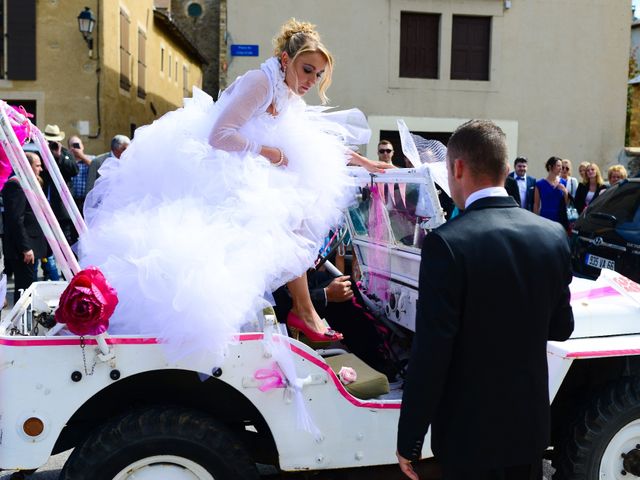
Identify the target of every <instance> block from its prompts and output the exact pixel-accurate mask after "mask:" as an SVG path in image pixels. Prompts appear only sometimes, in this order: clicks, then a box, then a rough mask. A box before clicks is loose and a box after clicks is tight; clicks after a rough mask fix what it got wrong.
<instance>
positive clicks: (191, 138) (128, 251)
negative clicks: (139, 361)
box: [79, 19, 387, 358]
mask: <svg viewBox="0 0 640 480" xmlns="http://www.w3.org/2000/svg"><path fill="white" fill-rule="evenodd" d="M274 41H275V44H276V55H275V56H273V57H271V58H270V59H268V60H267V61H266V62H264V63H263V64H262V66H261V67H260V69H259V70H252V71H249V72H247V73H246V74H244V75H242V76H240V77H238V78H237V79H236V80H235V81H234V82H233V84H232V85H231V86H229V88H228V89H227V90H226V91H224V92H223V93H222V94H221V96H220V99H219V100H218V101H217V102H213V100H212V99H211V98H210V97H209V96H208V95H206V94H204V93H203V92H201V91H195V92H194V97H193V98H192V99H188V100H185V106H184V108H181V109H178V110H176V111H173V112H170V113H168V114H166V115H164V116H163V117H162V118H160V119H159V120H157V121H155V122H154V123H153V124H151V125H149V126H146V127H142V128H139V129H138V130H137V131H136V135H135V138H134V140H133V142H132V143H131V146H130V147H129V148H128V149H127V150H126V151H125V153H124V154H123V155H122V157H121V159H120V160H113V161H111V162H110V164H109V165H105V166H104V167H103V168H102V169H101V172H100V173H101V177H100V179H99V180H98V182H97V183H96V185H95V187H94V189H93V190H92V191H91V192H90V194H89V197H88V198H87V201H86V204H85V205H86V207H85V217H86V220H87V224H88V226H89V231H88V233H87V234H85V235H83V236H82V237H81V238H80V244H79V253H80V262H81V264H82V265H83V266H88V265H95V266H98V267H99V268H100V269H101V270H102V272H103V273H104V274H105V276H106V277H107V279H108V280H109V282H110V283H111V284H112V285H113V287H114V288H115V289H116V290H117V292H118V296H119V304H118V307H117V309H116V311H115V313H114V315H113V317H112V319H111V327H110V328H109V331H110V332H111V333H136V334H149V335H154V336H156V337H157V338H159V339H160V340H161V341H163V342H165V343H166V344H167V345H168V347H169V349H170V350H169V352H170V353H173V354H174V355H180V356H181V355H188V354H190V353H192V352H194V351H202V350H204V351H206V352H207V353H208V354H212V355H217V356H218V358H221V356H222V355H223V354H224V351H225V346H226V344H227V342H228V340H229V338H230V337H231V336H232V335H233V334H234V333H236V332H238V331H239V329H240V327H241V326H242V325H243V324H244V323H246V322H247V321H251V320H253V319H254V318H255V316H256V313H257V312H258V311H259V310H260V309H261V308H263V307H264V306H265V305H266V304H267V303H268V299H269V298H270V292H271V291H273V290H275V289H276V288H278V287H279V286H281V285H283V284H285V283H287V285H288V287H289V291H290V293H291V295H292V298H293V303H294V307H293V310H292V312H293V313H292V316H290V317H289V319H288V323H289V325H290V326H293V327H295V328H296V329H298V330H300V331H302V332H303V333H305V334H306V335H307V336H308V337H309V338H310V339H311V340H336V339H339V338H341V335H340V334H339V333H338V332H333V331H332V330H330V329H328V328H327V326H326V325H325V324H324V323H323V322H322V321H321V319H320V318H319V317H318V315H317V313H316V312H315V310H314V309H313V305H312V304H311V300H310V298H309V294H308V289H307V285H306V277H305V272H306V270H307V269H308V268H310V267H311V266H312V265H313V261H314V259H315V257H316V254H317V252H318V249H319V247H320V245H321V242H322V240H323V238H324V236H325V235H326V234H327V232H328V231H329V229H330V228H331V227H333V226H335V225H337V224H339V223H340V222H341V218H342V211H343V209H344V208H345V207H346V206H347V205H348V204H350V203H351V201H352V198H353V190H352V188H350V186H351V182H350V177H349V176H348V174H347V169H346V164H347V163H348V162H351V164H356V165H361V166H363V167H365V168H367V169H368V170H370V171H382V169H383V168H386V167H387V165H386V164H382V163H380V162H373V161H370V160H368V159H366V158H364V157H362V156H360V155H358V154H357V153H354V152H352V151H351V150H349V149H348V148H346V147H345V145H344V144H343V142H345V141H347V142H349V143H351V144H358V143H366V142H367V141H368V138H362V136H361V137H360V138H355V137H353V136H351V133H350V132H349V130H348V129H346V128H344V126H342V125H339V124H336V123H335V122H333V121H332V120H331V119H332V118H333V117H332V115H331V114H329V115H326V114H324V113H321V112H319V111H318V109H310V108H308V107H307V106H306V104H305V103H304V101H303V100H302V99H301V96H303V95H304V94H305V93H307V92H308V91H309V90H310V89H311V88H312V87H313V86H314V85H316V84H317V85H318V90H319V94H320V97H321V99H323V100H326V93H325V92H326V89H327V87H328V86H329V84H330V83H331V74H332V70H333V59H332V56H331V54H330V53H329V52H328V50H327V49H326V48H325V47H324V45H323V44H322V43H321V41H320V37H319V35H318V33H317V32H316V30H315V28H314V26H313V25H311V24H309V23H304V22H298V21H296V20H294V19H291V20H289V21H288V22H287V23H285V25H283V27H282V30H281V32H280V34H279V35H278V36H277V37H276V38H275V39H274ZM350 115H351V116H352V117H353V116H354V115H355V116H356V117H358V120H360V121H362V122H364V120H363V117H362V114H361V113H360V112H357V111H351V112H350ZM365 137H368V131H366V133H365Z"/></svg>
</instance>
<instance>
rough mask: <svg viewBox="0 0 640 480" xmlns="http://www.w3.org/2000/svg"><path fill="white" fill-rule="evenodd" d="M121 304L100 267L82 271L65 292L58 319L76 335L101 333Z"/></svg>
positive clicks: (61, 299)
mask: <svg viewBox="0 0 640 480" xmlns="http://www.w3.org/2000/svg"><path fill="white" fill-rule="evenodd" d="M116 305H118V294H117V293H116V291H115V289H114V288H113V287H111V285H109V283H108V282H107V279H106V278H104V275H103V274H102V272H101V271H100V270H99V269H98V268H97V267H88V268H85V269H84V270H82V271H80V272H78V273H77V274H76V275H75V276H74V277H73V278H72V279H71V282H69V285H67V288H65V290H64V292H62V296H61V297H60V304H59V305H58V309H57V310H56V316H55V318H56V322H58V323H66V324H67V327H68V328H69V330H71V333H74V334H76V335H100V334H101V333H105V332H106V331H107V328H108V327H109V318H110V317H111V315H112V314H113V311H114V310H115V309H116Z"/></svg>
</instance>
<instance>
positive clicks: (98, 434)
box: [0, 168, 640, 480]
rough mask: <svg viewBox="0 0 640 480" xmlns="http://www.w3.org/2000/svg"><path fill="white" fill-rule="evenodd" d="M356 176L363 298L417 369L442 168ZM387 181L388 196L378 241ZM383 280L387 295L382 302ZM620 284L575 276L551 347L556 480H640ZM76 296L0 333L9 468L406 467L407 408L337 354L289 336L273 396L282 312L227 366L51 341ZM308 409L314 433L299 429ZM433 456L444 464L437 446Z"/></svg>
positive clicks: (176, 474) (44, 301) (629, 291)
mask: <svg viewBox="0 0 640 480" xmlns="http://www.w3.org/2000/svg"><path fill="white" fill-rule="evenodd" d="M354 177H356V178H357V179H359V182H360V185H361V187H362V189H361V192H360V193H361V195H359V201H358V205H356V206H355V207H353V208H352V209H351V210H350V212H349V215H348V222H347V223H348V229H349V233H350V235H351V241H352V248H353V252H354V255H355V257H356V258H357V264H358V265H359V268H360V271H361V274H362V292H363V294H364V298H365V301H366V303H367V304H368V306H369V308H370V309H371V310H372V311H373V312H374V313H375V314H376V315H377V316H378V317H380V319H381V321H384V322H385V323H386V325H387V327H388V330H389V331H390V332H392V333H391V334H390V336H389V338H388V341H389V342H390V343H391V346H392V348H393V350H394V352H395V353H396V354H397V355H398V357H399V358H406V357H407V348H408V344H409V343H410V342H409V341H410V338H411V331H412V329H413V327H414V322H415V318H414V317H415V308H416V298H417V278H418V265H419V260H420V245H421V241H422V239H423V238H424V235H427V234H428V232H429V230H430V229H432V228H435V227H437V225H438V224H440V223H442V222H443V221H444V215H443V212H442V208H441V207H440V203H439V202H438V199H437V194H436V189H435V186H434V183H433V181H432V180H431V176H430V174H429V169H428V168H421V169H400V170H397V171H393V172H387V173H385V174H383V175H379V176H376V175H370V174H367V173H365V172H364V171H360V170H359V169H355V170H354ZM375 184H378V185H379V189H378V190H379V191H382V192H385V191H386V196H385V199H384V208H383V209H382V210H381V211H379V212H378V213H379V214H380V216H379V219H381V223H379V224H378V225H377V226H376V228H375V229H373V228H372V229H370V228H369V227H370V221H369V217H370V208H371V202H372V196H371V195H369V194H368V192H370V191H371V187H372V186H373V185H375ZM380 184H386V185H387V186H386V187H382V186H380ZM373 230H375V232H373ZM380 258H382V263H381V262H380V261H379V259H380ZM376 259H377V260H376ZM383 267H384V268H383ZM374 278H375V279H377V280H380V279H382V280H383V281H384V282H386V283H385V285H386V287H385V288H386V294H384V295H380V294H379V293H378V294H376V292H374V291H373V288H372V282H373V279H374ZM616 278H618V277H614V278H612V279H609V280H607V279H604V278H601V279H600V280H598V281H597V282H592V281H588V280H583V279H575V280H574V282H573V284H572V291H573V301H572V305H573V308H574V314H575V325H576V327H575V331H574V334H573V336H572V338H571V339H570V340H568V341H566V342H562V343H558V342H550V343H549V345H548V360H549V373H550V378H549V392H550V395H551V398H552V418H553V420H552V422H553V439H552V448H551V449H550V451H549V454H550V455H551V456H552V458H553V461H554V464H555V466H556V468H557V469H558V472H557V473H556V475H557V477H556V478H558V477H560V478H562V479H582V480H596V479H622V478H624V479H629V478H636V477H640V356H639V354H640V335H639V334H638V333H639V332H640V305H639V304H638V303H637V301H636V299H635V298H637V294H636V293H635V292H634V289H635V288H636V287H635V286H634V285H635V284H633V283H625V282H624V281H618V282H617V283H616ZM622 278H624V277H622ZM377 280H376V281H377ZM65 286H66V283H65V282H40V283H35V284H33V285H32V286H31V287H30V288H29V289H28V290H27V291H26V292H25V294H24V295H23V296H22V297H21V299H20V300H19V301H18V303H17V304H16V305H15V306H14V308H13V310H12V311H11V313H10V315H9V316H8V317H7V318H5V319H3V320H2V322H1V323H0V366H1V368H0V469H6V470H11V469H14V470H33V469H37V468H38V467H41V466H42V465H44V464H45V463H46V462H47V460H48V459H49V457H50V456H51V455H54V454H56V453H58V452H63V451H65V450H68V449H72V448H73V449H74V450H73V453H72V454H71V456H70V457H69V459H68V461H67V463H66V465H65V466H64V469H63V471H62V474H61V477H60V478H61V479H69V480H81V479H84V478H87V479H89V478H91V479H92V480H111V479H123V480H124V479H133V478H135V479H147V478H153V479H185V480H186V479H245V478H246V479H250V478H258V473H257V470H256V463H263V464H271V465H275V466H276V467H277V468H278V469H280V470H282V471H301V470H304V471H310V470H326V469H341V468H346V467H364V466H371V465H383V464H392V463H395V462H396V457H395V443H396V427H397V422H398V416H399V411H400V404H401V400H400V399H399V398H397V397H398V395H396V396H395V398H394V396H393V395H388V394H384V393H383V392H384V391H385V390H386V388H383V389H382V390H381V392H380V394H379V395H377V396H376V397H374V398H366V399H363V398H358V397H357V396H355V395H354V394H353V393H352V392H356V391H357V388H354V385H348V386H346V387H345V385H343V383H342V382H341V381H340V379H339V378H338V376H337V375H336V373H335V370H337V368H338V367H339V365H340V363H341V360H340V358H339V357H338V360H335V358H336V357H333V358H334V360H333V361H332V359H331V358H330V357H329V355H330V354H331V353H333V352H331V351H316V350H314V349H312V348H310V347H309V346H308V345H306V344H304V343H301V342H299V341H297V340H295V339H289V340H288V341H289V343H290V346H291V348H290V352H291V358H292V359H293V365H294V367H295V372H296V373H295V376H296V377H297V378H295V379H292V378H291V376H287V378H285V381H284V382H282V384H280V383H278V382H275V383H273V384H272V385H271V386H270V387H269V388H264V387H265V381H270V380H269V379H268V378H267V380H264V377H259V376H258V375H256V372H259V371H264V370H267V371H269V370H274V369H275V368H274V365H273V356H272V355H273V352H272V350H271V346H272V342H273V339H274V338H276V339H277V338H282V337H280V336H279V334H278V333H277V330H275V329H274V328H273V325H271V322H273V319H272V317H271V315H266V316H265V319H262V322H258V323H261V324H263V325H264V324H266V325H267V328H266V330H264V329H259V328H258V327H256V328H255V329H254V331H244V332H238V335H237V338H236V340H235V341H233V342H231V343H230V344H229V347H228V352H227V355H226V359H225V361H224V362H223V364H221V365H214V364H212V363H211V362H209V361H207V358H198V357H195V356H193V357H188V358H184V359H182V360H180V361H178V362H172V363H171V362H168V361H167V360H166V358H165V355H164V353H163V348H162V345H160V344H159V342H158V341H157V340H156V339H155V338H150V337H143V336H137V335H113V336H110V337H108V338H107V346H106V348H105V347H104V346H103V347H102V348H101V347H100V345H99V343H98V342H97V341H96V339H95V338H92V337H87V338H81V337H78V336H74V335H71V334H68V333H67V334H61V333H64V332H58V333H57V334H52V333H53V332H54V331H55V330H57V328H55V321H54V319H53V313H54V311H55V309H56V307H57V305H58V300H59V297H60V294H61V292H62V291H63V290H64V288H65ZM634 295H635V297H634ZM265 332H266V333H265ZM504 361H509V359H508V358H505V359H504ZM369 373H370V372H369ZM358 374H359V376H361V377H363V378H364V377H366V376H367V375H368V373H367V372H364V373H363V372H358ZM267 377H268V376H267ZM280 380H281V379H280ZM382 383H383V384H384V383H385V382H382ZM296 392H301V393H302V395H301V396H300V397H299V398H301V399H302V403H303V405H302V407H301V406H300V405H299V404H298V403H297V402H296V395H295V394H296ZM392 393H393V392H392ZM395 393H396V394H397V393H398V391H397V390H396V391H395ZM400 393H401V392H400ZM301 408H302V409H303V410H305V409H306V412H307V413H308V415H309V417H310V419H311V420H312V421H313V422H314V423H315V425H316V426H317V428H318V430H319V432H317V433H316V434H315V435H314V434H311V433H308V432H307V431H305V430H304V429H300V423H299V422H298V418H299V416H300V413H301ZM522 434H523V435H527V432H522ZM477 435H478V440H479V441H482V432H477ZM422 454H423V457H425V458H426V457H430V456H431V455H432V454H431V451H430V449H429V441H428V439H427V442H426V443H425V446H424V450H423V452H422Z"/></svg>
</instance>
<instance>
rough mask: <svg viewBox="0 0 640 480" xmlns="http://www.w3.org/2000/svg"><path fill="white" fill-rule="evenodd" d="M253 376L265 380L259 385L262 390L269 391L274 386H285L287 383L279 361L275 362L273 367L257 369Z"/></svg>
mask: <svg viewBox="0 0 640 480" xmlns="http://www.w3.org/2000/svg"><path fill="white" fill-rule="evenodd" d="M253 378H255V379H256V380H263V382H262V384H261V385H260V386H259V387H258V389H259V390H260V391H261V392H268V391H269V390H273V389H274V388H284V387H286V386H287V383H286V382H285V380H284V375H283V374H282V371H281V370H280V368H279V367H278V364H277V363H275V362H274V363H273V366H272V367H271V368H261V369H260V370H256V373H254V374H253Z"/></svg>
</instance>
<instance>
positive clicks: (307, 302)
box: [287, 273, 327, 333]
mask: <svg viewBox="0 0 640 480" xmlns="http://www.w3.org/2000/svg"><path fill="white" fill-rule="evenodd" d="M287 287H288V288H289V293H290V294H291V299H292V301H293V307H291V311H292V312H293V313H294V314H296V315H297V316H298V317H300V318H301V319H302V320H303V321H304V323H305V324H306V325H307V326H308V327H309V328H310V329H311V330H313V331H315V332H318V333H324V332H325V331H326V330H327V327H326V325H325V324H324V323H323V322H322V320H321V319H320V316H319V315H318V312H316V309H315V308H314V307H313V303H312V302H311V295H310V294H309V285H308V284H307V274H306V273H304V274H302V275H301V276H299V277H298V278H296V279H295V280H291V281H290V282H289V283H287Z"/></svg>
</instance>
